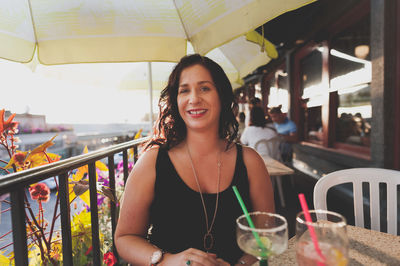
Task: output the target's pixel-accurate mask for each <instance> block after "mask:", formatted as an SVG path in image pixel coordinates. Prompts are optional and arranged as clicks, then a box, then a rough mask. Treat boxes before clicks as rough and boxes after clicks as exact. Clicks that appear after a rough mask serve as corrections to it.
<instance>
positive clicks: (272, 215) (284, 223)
mask: <svg viewBox="0 0 400 266" xmlns="http://www.w3.org/2000/svg"><path fill="white" fill-rule="evenodd" d="M260 214H266V215H268V216H270V217H275V218H279V219H280V220H282V221H283V224H281V225H279V226H277V227H274V228H264V229H261V228H252V227H250V226H247V225H244V224H241V223H240V222H239V220H240V219H243V218H244V219H246V215H245V214H242V215H240V216H239V217H238V218H237V219H236V224H237V226H238V227H239V228H240V229H242V230H246V231H254V232H257V233H262V232H264V233H265V232H267V233H276V232H278V231H282V230H284V229H286V230H287V221H286V218H285V217H283V216H282V215H279V214H276V213H272V212H261V211H256V212H249V215H250V216H251V215H260ZM246 221H247V219H246Z"/></svg>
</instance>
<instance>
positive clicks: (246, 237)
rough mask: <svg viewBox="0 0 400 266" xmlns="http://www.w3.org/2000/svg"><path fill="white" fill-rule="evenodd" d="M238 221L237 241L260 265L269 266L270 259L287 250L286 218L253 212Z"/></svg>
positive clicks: (273, 214)
mask: <svg viewBox="0 0 400 266" xmlns="http://www.w3.org/2000/svg"><path fill="white" fill-rule="evenodd" d="M249 217H250V219H251V221H252V222H253V224H254V228H253V227H252V226H251V225H249V222H248V220H247V218H246V215H244V214H243V215H242V216H240V217H239V218H237V219H236V225H237V226H236V240H237V243H238V245H239V247H240V249H242V250H243V251H244V252H245V253H247V254H250V255H253V256H254V257H256V258H257V259H258V261H259V265H268V258H269V257H270V256H275V255H278V254H281V253H282V252H284V251H285V250H286V249H287V245H288V231H287V222H286V219H285V217H283V216H281V215H278V214H275V213H268V212H251V213H249Z"/></svg>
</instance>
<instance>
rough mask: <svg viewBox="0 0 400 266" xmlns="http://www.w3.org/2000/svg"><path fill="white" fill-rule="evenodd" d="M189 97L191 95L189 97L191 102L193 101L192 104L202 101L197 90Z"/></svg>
mask: <svg viewBox="0 0 400 266" xmlns="http://www.w3.org/2000/svg"><path fill="white" fill-rule="evenodd" d="M189 97H190V98H189V103H191V104H196V103H198V102H200V97H199V94H198V93H197V91H196V90H193V91H192V92H191V93H190V96H189Z"/></svg>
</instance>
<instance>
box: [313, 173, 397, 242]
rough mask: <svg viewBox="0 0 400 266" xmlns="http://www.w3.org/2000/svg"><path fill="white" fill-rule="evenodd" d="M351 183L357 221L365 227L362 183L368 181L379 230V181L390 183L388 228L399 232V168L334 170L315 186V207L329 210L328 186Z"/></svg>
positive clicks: (373, 226) (374, 221) (373, 217)
mask: <svg viewBox="0 0 400 266" xmlns="http://www.w3.org/2000/svg"><path fill="white" fill-rule="evenodd" d="M345 183H352V184H353V198H354V218H355V224H356V226H359V227H364V212H363V193H362V184H363V183H369V194H370V216H371V229H372V230H375V231H380V203H379V184H381V183H386V184H387V185H386V187H387V200H386V202H387V232H388V233H390V234H393V235H397V186H398V185H400V171H395V170H389V169H381V168H352V169H346V170H340V171H335V172H332V173H330V174H327V175H326V176H324V177H322V178H321V179H319V180H318V182H317V184H316V185H315V187H314V208H315V209H323V210H327V206H326V196H327V192H328V190H329V189H330V188H331V187H333V186H336V185H339V184H345Z"/></svg>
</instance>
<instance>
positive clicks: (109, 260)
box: [103, 251, 117, 266]
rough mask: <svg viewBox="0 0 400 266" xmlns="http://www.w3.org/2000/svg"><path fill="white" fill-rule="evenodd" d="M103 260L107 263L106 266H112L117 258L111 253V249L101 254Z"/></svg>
mask: <svg viewBox="0 0 400 266" xmlns="http://www.w3.org/2000/svg"><path fill="white" fill-rule="evenodd" d="M103 262H104V263H105V264H106V265H107V266H113V265H114V264H115V263H117V258H115V256H114V253H112V252H111V251H109V252H107V253H106V254H104V256H103Z"/></svg>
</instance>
